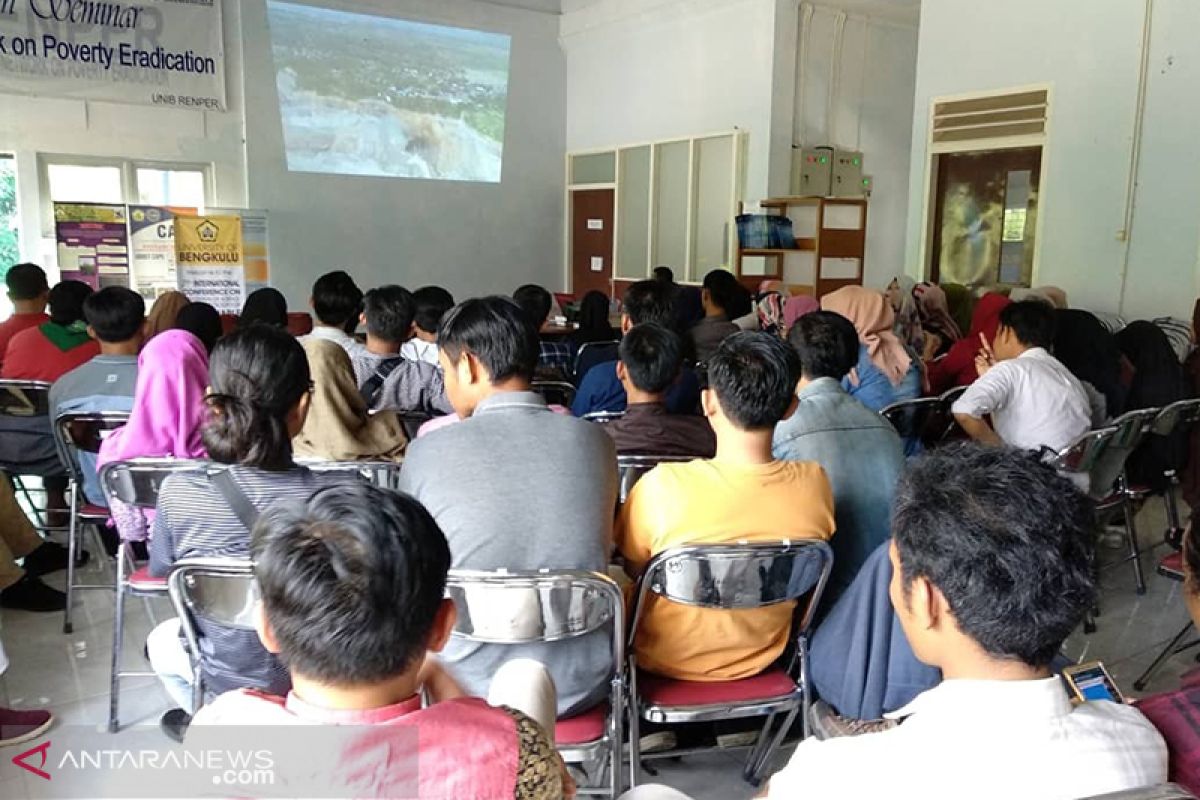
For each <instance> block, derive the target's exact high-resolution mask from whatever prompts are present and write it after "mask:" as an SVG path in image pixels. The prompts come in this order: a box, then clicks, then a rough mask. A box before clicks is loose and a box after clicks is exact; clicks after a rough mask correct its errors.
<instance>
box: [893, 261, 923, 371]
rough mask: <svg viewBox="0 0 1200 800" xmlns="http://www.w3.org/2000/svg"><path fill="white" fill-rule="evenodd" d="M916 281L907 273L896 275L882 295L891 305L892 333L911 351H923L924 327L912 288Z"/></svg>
mask: <svg viewBox="0 0 1200 800" xmlns="http://www.w3.org/2000/svg"><path fill="white" fill-rule="evenodd" d="M916 288H917V282H916V281H915V280H913V279H912V277H910V276H908V275H897V276H896V277H894V278H892V282H891V283H889V284H888V285H887V289H885V290H884V297H886V298H887V301H888V305H890V306H891V307H892V313H893V316H894V319H893V320H892V333H894V334H896V338H897V339H899V340H900V342H901V343H902V344H903V345H904V346H905V347H906V348H908V349H909V350H910V351H911V352H913V353H922V352H924V351H925V328H924V326H923V325H922V320H921V308H920V306H919V304H918V303H917V298H916V295H915V294H914V290H915V289H916Z"/></svg>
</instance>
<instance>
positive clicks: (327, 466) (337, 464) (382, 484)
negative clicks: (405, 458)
mask: <svg viewBox="0 0 1200 800" xmlns="http://www.w3.org/2000/svg"><path fill="white" fill-rule="evenodd" d="M304 466H306V467H308V468H309V469H311V470H313V471H314V472H349V473H358V474H359V475H361V476H362V477H363V478H365V479H367V480H368V481H370V482H371V483H372V484H373V485H375V486H378V487H379V488H380V489H391V490H393V491H396V490H398V489H399V488H400V464H399V463H398V462H396V461H305V462H304Z"/></svg>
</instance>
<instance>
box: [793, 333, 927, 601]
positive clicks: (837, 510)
mask: <svg viewBox="0 0 1200 800" xmlns="http://www.w3.org/2000/svg"><path fill="white" fill-rule="evenodd" d="M788 343H789V344H790V345H791V346H792V348H793V349H794V350H795V351H796V354H797V355H798V356H799V357H800V380H799V382H798V383H797V384H796V396H797V398H798V400H799V404H798V405H797V406H796V411H795V412H794V413H793V414H792V415H791V416H790V417H788V418H787V419H785V420H783V421H782V422H780V423H779V425H777V426H776V427H775V437H774V441H773V443H772V446H771V449H772V452H774V454H775V457H776V458H779V459H782V460H785V461H815V462H817V463H818V464H820V465H821V467H822V468H823V469H824V470H825V474H826V476H828V478H829V483H830V484H831V485H832V486H833V508H834V510H833V516H834V519H835V520H837V531H838V534H837V536H835V537H834V538H833V542H832V547H833V554H834V559H833V574H832V575H831V576H830V579H829V585H828V586H827V587H826V589H825V601H824V605H825V606H826V607H829V606H830V605H832V603H833V602H834V601H835V600H836V599H837V598H838V596H839V595H841V593H842V592H843V591H845V590H846V587H848V586H849V585H850V582H851V581H852V580H854V576H855V574H856V573H857V572H858V570H859V567H861V566H862V564H863V562H864V561H866V559H867V557H868V556H869V555H870V554H871V552H872V551H874V550H875V548H876V547H878V546H879V545H880V544H881V543H883V542H884V541H886V540H887V538H888V536H890V535H891V531H890V528H891V524H890V517H891V508H892V497H893V496H894V494H895V490H896V481H897V480H898V479H899V477H900V472H901V470H903V469H904V443H903V442H902V441H901V440H900V437H899V436H898V435H897V434H896V430H895V428H893V427H892V425H891V423H889V422H888V421H887V420H885V419H884V418H883V417H881V416H879V414H876V413H875V412H874V411H871V410H870V409H869V408H867V407H866V406H864V405H863V404H862V403H860V402H859V401H857V400H855V399H854V398H853V397H851V396H850V395H849V394H848V393H847V392H846V390H845V389H843V388H842V378H844V377H845V376H846V375H847V373H849V372H850V370H851V369H853V368H854V365H855V364H857V363H858V333H857V332H856V331H855V330H854V324H853V323H852V322H850V320H848V319H846V318H845V317H843V316H842V315H840V314H835V313H834V312H832V311H813V312H811V313H809V314H805V315H804V316H802V317H800V318H799V319H797V320H796V323H795V324H794V325H793V326H792V329H791V331H790V332H789V333H788Z"/></svg>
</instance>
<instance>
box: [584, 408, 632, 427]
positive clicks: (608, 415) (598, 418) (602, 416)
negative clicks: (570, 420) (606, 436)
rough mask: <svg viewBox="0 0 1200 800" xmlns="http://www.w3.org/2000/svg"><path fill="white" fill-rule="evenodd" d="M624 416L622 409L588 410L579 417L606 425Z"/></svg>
mask: <svg viewBox="0 0 1200 800" xmlns="http://www.w3.org/2000/svg"><path fill="white" fill-rule="evenodd" d="M624 416H625V412H624V411H589V412H588V413H586V414H584V415H583V416H582V417H580V419H586V420H587V421H588V422H595V423H596V424H598V425H607V424H608V423H610V422H614V421H616V420H619V419H621V418H622V417H624Z"/></svg>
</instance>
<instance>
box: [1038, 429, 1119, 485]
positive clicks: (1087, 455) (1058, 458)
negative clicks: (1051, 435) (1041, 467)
mask: <svg viewBox="0 0 1200 800" xmlns="http://www.w3.org/2000/svg"><path fill="white" fill-rule="evenodd" d="M1116 432H1117V429H1116V428H1115V427H1111V426H1110V427H1107V428H1098V429H1096V430H1094V431H1088V432H1087V433H1085V434H1083V435H1082V436H1080V437H1079V438H1078V439H1076V440H1075V441H1074V442H1072V443H1071V444H1069V445H1067V446H1066V447H1065V448H1063V449H1062V450H1060V451H1059V452H1058V453H1057V454H1056V455H1055V456H1053V457H1052V458H1050V459H1048V460H1047V462H1046V463H1048V464H1049V465H1050V466H1052V467H1054V469H1056V470H1059V471H1060V472H1068V473H1071V474H1073V475H1083V476H1090V475H1091V473H1092V471H1093V470H1095V469H1096V465H1097V463H1098V462H1099V461H1100V457H1101V456H1102V455H1104V452H1105V451H1106V450H1107V449H1108V447H1109V445H1110V444H1111V443H1112V440H1113V436H1114V435H1115V434H1116ZM1114 480H1115V477H1114ZM1089 482H1090V481H1089ZM1108 485H1109V486H1111V485H1112V483H1111V482H1110V483H1109V484H1108Z"/></svg>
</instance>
